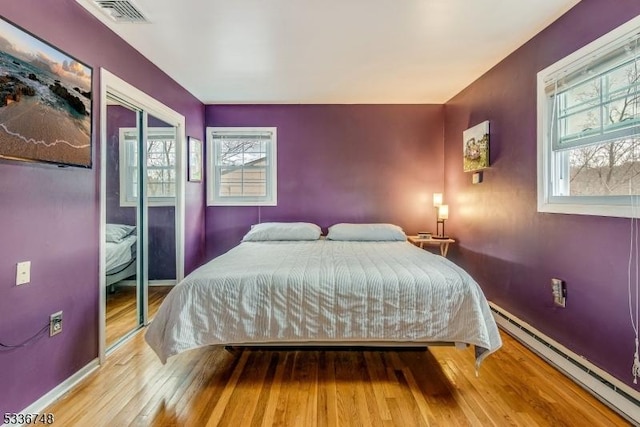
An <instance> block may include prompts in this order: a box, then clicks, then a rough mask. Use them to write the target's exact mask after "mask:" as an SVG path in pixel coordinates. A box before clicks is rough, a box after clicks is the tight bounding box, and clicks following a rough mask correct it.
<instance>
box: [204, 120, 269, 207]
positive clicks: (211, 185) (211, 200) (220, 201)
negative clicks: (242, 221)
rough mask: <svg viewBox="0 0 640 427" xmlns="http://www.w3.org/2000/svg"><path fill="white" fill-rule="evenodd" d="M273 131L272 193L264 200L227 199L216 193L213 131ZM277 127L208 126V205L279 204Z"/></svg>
mask: <svg viewBox="0 0 640 427" xmlns="http://www.w3.org/2000/svg"><path fill="white" fill-rule="evenodd" d="M216 131H225V132H271V134H272V135H273V136H272V139H271V144H269V161H270V162H271V167H270V168H269V175H268V177H267V179H268V180H269V182H270V183H271V195H270V197H268V198H264V199H262V200H255V199H251V200H242V199H241V198H233V199H228V200H225V199H224V198H219V197H217V195H216V184H217V183H216V182H215V180H216V174H215V159H214V156H215V147H214V141H213V136H212V135H213V132H216ZM277 141H278V135H277V128H275V127H207V163H206V164H207V172H206V176H207V206H277V205H278V157H277V152H278V150H277V146H278V144H277Z"/></svg>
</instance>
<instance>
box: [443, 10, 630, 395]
mask: <svg viewBox="0 0 640 427" xmlns="http://www.w3.org/2000/svg"><path fill="white" fill-rule="evenodd" d="M639 13H640V3H639V2H638V1H636V0H620V1H616V2H615V7H613V5H612V2H609V1H607V0H583V1H582V2H580V3H579V4H578V5H577V6H575V7H574V8H573V9H572V10H571V11H570V12H568V13H567V14H566V15H564V16H563V17H562V18H561V19H559V20H558V21H556V22H555V23H554V24H552V25H551V26H550V27H548V28H547V29H546V30H544V31H543V32H542V33H540V34H539V35H537V36H536V37H535V38H533V39H532V40H531V41H529V42H528V43H527V44H525V45H524V46H523V47H521V48H520V49H518V50H517V51H516V52H514V53H513V54H512V55H510V56H509V57H508V58H506V59H505V60H504V61H502V62H501V63H500V64H498V65H497V66H496V67H494V68H493V69H492V70H490V71H489V72H488V73H487V74H485V75H484V76H483V77H481V78H480V79H479V80H477V81H476V82H474V83H473V84H472V85H470V86H469V87H468V88H466V89H465V90H464V91H462V92H461V93H460V94H458V95H457V96H455V97H454V98H453V99H451V100H450V101H449V102H448V103H447V104H446V106H445V148H444V149H445V197H446V198H447V201H448V202H449V204H450V221H449V222H448V224H450V228H449V230H450V232H451V234H452V235H453V236H454V237H455V238H456V239H458V240H459V245H458V247H457V250H456V251H455V252H454V257H455V259H456V261H457V262H459V263H460V264H461V265H463V266H464V267H465V268H466V269H467V270H469V271H470V272H471V274H472V275H473V276H474V277H475V278H476V279H477V280H478V282H479V283H480V284H481V285H482V287H483V289H484V290H485V293H486V295H487V297H488V298H489V299H490V300H493V301H494V302H496V303H497V304H498V305H500V306H502V307H504V308H505V309H507V310H508V311H510V312H512V313H514V314H515V315H517V316H519V317H520V318H522V319H523V320H525V321H527V322H529V323H531V324H532V325H533V326H535V327H536V328H538V329H540V330H541V331H542V332H544V333H546V334H547V335H549V336H551V337H552V338H554V339H556V340H557V341H559V342H560V343H562V344H564V345H565V346H567V347H568V348H570V349H571V350H573V351H575V352H576V353H577V354H579V355H583V356H584V357H586V358H587V359H588V360H590V361H591V362H593V363H595V364H596V365H598V366H600V367H602V368H604V369H605V370H606V371H608V372H609V373H611V374H612V375H614V376H616V377H617V378H619V379H620V380H622V381H624V382H625V383H627V384H628V385H629V386H632V387H634V388H635V389H636V390H638V389H640V388H639V387H638V385H633V384H632V381H631V380H632V377H631V365H632V356H633V348H634V341H633V340H634V334H633V331H632V328H631V325H630V320H629V308H628V302H627V261H628V256H629V253H628V245H629V220H627V219H621V218H604V217H596V216H580V215H560V214H543V213H538V212H537V211H536V209H537V205H536V200H537V199H536V197H537V196H536V194H537V193H536V73H537V72H538V71H540V70H542V69H544V68H545V67H547V66H549V65H551V64H552V63H554V62H556V61H557V60H559V59H560V58H562V57H564V56H566V55H568V54H570V53H571V52H573V51H575V50H577V49H579V48H581V47H582V46H584V45H586V44H587V43H589V42H591V41H593V40H595V39H596V38H598V37H599V36H601V35H603V34H605V33H607V32H608V31H610V30H612V29H613V28H615V27H617V26H618V25H620V24H622V23H624V22H626V21H628V20H629V19H631V18H633V17H635V16H636V15H638V14H639ZM484 120H490V122H491V130H490V132H491V136H490V137H491V141H490V145H491V163H492V164H491V168H490V169H488V170H487V171H486V172H485V173H484V182H483V183H481V184H479V185H472V184H471V174H465V173H463V172H462V132H463V130H464V129H466V128H469V127H470V126H472V125H475V124H477V123H479V122H482V121H484ZM552 277H559V278H561V279H564V280H566V283H567V288H568V298H567V308H565V309H559V308H554V306H553V304H552V296H551V288H550V280H551V278H552Z"/></svg>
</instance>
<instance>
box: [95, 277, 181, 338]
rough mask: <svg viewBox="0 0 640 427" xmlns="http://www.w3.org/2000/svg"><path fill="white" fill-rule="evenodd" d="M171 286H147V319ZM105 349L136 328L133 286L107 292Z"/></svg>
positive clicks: (136, 315)
mask: <svg viewBox="0 0 640 427" xmlns="http://www.w3.org/2000/svg"><path fill="white" fill-rule="evenodd" d="M170 290H171V286H149V318H150V319H151V318H153V316H154V315H155V313H156V312H157V311H158V308H159V307H160V304H161V303H162V300H164V297H165V296H166V295H167V294H168V293H169V291H170ZM106 319H107V327H106V335H107V348H108V347H111V345H113V344H114V343H115V342H117V341H118V340H119V339H120V338H122V337H123V336H124V335H126V334H127V333H129V332H131V331H133V330H134V329H136V328H137V327H138V312H137V300H136V287H135V286H116V288H115V292H107V311H106Z"/></svg>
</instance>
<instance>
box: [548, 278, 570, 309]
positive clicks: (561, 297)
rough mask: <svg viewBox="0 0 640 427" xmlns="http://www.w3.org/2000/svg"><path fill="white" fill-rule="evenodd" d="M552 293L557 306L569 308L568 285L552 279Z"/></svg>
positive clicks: (562, 281)
mask: <svg viewBox="0 0 640 427" xmlns="http://www.w3.org/2000/svg"><path fill="white" fill-rule="evenodd" d="M551 292H552V293H553V303H554V304H555V305H556V306H558V307H563V308H564V307H566V306H567V285H566V284H565V282H564V280H560V279H551Z"/></svg>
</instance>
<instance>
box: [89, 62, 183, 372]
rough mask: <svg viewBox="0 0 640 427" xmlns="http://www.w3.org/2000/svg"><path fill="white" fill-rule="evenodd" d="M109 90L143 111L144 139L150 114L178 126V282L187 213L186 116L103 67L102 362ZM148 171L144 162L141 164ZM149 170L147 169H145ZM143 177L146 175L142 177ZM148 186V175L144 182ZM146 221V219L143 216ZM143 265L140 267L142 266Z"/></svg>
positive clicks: (102, 354)
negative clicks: (185, 195)
mask: <svg viewBox="0 0 640 427" xmlns="http://www.w3.org/2000/svg"><path fill="white" fill-rule="evenodd" d="M107 93H109V94H111V95H113V96H115V97H116V98H118V99H119V100H121V101H123V102H124V103H126V104H129V105H131V106H133V107H135V108H137V109H139V110H141V111H142V116H143V120H142V122H143V124H144V126H143V127H142V129H141V131H142V135H143V140H144V138H145V135H146V125H147V119H146V118H147V116H148V115H151V116H154V117H157V118H158V119H160V120H162V121H164V122H166V123H167V124H170V125H172V126H175V128H176V204H175V221H176V224H175V230H176V281H177V282H180V281H181V280H182V279H183V278H184V212H185V201H184V200H185V199H184V194H185V181H186V170H187V167H186V135H185V118H184V116H183V115H182V114H180V113H178V112H176V111H174V110H172V109H171V108H169V107H167V106H166V105H164V104H162V103H161V102H159V101H157V100H156V99H154V98H152V97H151V96H149V95H147V94H146V93H144V92H142V91H141V90H139V89H137V88H136V87H134V86H132V85H130V84H129V83H127V82H126V81H124V80H122V79H121V78H119V77H117V76H116V75H114V74H113V73H111V72H109V71H108V70H106V69H104V68H101V69H100V144H99V146H100V162H99V164H100V233H99V234H100V236H99V239H100V240H99V242H100V243H99V247H100V251H99V252H100V262H99V266H100V267H99V273H98V274H99V278H98V285H99V293H98V294H99V295H100V298H99V304H100V309H99V319H98V324H99V331H98V357H99V360H100V364H102V363H104V361H105V359H106V353H107V348H106V295H105V289H106V276H105V273H106V270H105V239H106V219H107V203H106V182H107V176H106V159H107V147H106V143H105V142H106V141H107ZM142 166H143V168H141V169H143V170H144V171H146V167H144V166H145V165H144V164H143V165H142ZM145 173H146V172H145ZM143 178H144V177H143ZM143 185H146V178H145V183H143ZM142 203H143V211H144V212H146V209H144V206H146V203H147V201H146V197H144V198H143V202H142ZM144 222H145V223H146V218H144ZM142 233H144V238H143V239H142V240H143V247H142V248H141V250H143V251H144V252H145V253H146V250H147V248H146V242H147V239H148V230H146V226H145V227H143V230H142ZM142 259H143V265H142V266H141V268H142V269H143V277H144V278H146V277H147V273H148V263H147V257H146V256H143V257H142ZM139 268H140V267H139ZM141 285H142V296H143V298H142V301H143V308H142V323H143V325H147V324H148V322H149V319H148V281H147V280H146V279H145V280H143V283H142V284H141ZM124 341H125V340H121V341H120V343H119V344H117V345H115V346H113V347H111V348H110V349H109V351H112V350H113V349H115V348H116V347H118V346H119V345H120V344H122V342H124Z"/></svg>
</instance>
